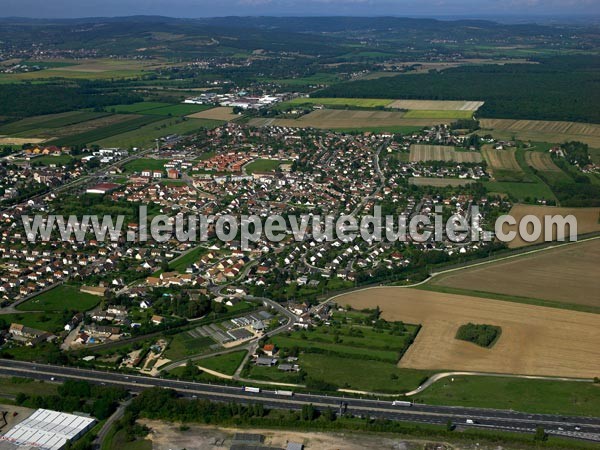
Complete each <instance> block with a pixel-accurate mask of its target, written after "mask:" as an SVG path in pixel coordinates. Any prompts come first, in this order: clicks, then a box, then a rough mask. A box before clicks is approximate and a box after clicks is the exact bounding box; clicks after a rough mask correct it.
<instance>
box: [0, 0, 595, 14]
mask: <svg viewBox="0 0 600 450" xmlns="http://www.w3.org/2000/svg"><path fill="white" fill-rule="evenodd" d="M138 14H144V15H164V16H170V17H213V16H248V15H262V16H269V15H271V16H285V15H294V16H302V15H306V16H315V15H353V16H381V15H390V16H430V17H440V16H480V17H490V16H507V15H508V16H546V15H553V16H560V15H586V16H590V15H594V16H596V15H599V14H600V0H0V16H3V17H8V16H20V17H97V16H128V15H138Z"/></svg>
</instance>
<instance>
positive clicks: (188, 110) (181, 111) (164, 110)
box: [142, 103, 212, 116]
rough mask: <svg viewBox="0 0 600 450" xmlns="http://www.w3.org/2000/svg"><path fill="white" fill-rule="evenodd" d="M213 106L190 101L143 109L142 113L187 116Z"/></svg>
mask: <svg viewBox="0 0 600 450" xmlns="http://www.w3.org/2000/svg"><path fill="white" fill-rule="evenodd" d="M211 108H212V106H207V105H194V104H188V103H178V104H175V105H168V106H163V107H161V108H153V109H150V110H148V111H142V114H145V113H147V114H156V115H159V116H169V115H170V116H187V115H188V114H193V113H197V112H200V111H206V110H207V109H211Z"/></svg>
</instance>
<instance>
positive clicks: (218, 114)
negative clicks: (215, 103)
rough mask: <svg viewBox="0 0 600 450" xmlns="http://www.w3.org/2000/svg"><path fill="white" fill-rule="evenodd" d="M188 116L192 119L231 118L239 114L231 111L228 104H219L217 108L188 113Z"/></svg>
mask: <svg viewBox="0 0 600 450" xmlns="http://www.w3.org/2000/svg"><path fill="white" fill-rule="evenodd" d="M188 117H192V118H194V119H213V120H233V119H237V118H238V117H239V116H238V115H237V114H234V113H233V108H231V107H229V106H219V107H217V108H211V109H207V110H206V111H200V112H197V113H194V114H190V115H189V116H188Z"/></svg>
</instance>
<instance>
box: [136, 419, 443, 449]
mask: <svg viewBox="0 0 600 450" xmlns="http://www.w3.org/2000/svg"><path fill="white" fill-rule="evenodd" d="M139 422H140V423H142V424H144V425H146V426H148V427H149V428H150V429H151V430H152V432H151V434H150V435H149V436H148V439H151V440H152V448H153V449H154V450H170V449H173V448H186V449H188V450H213V449H228V448H229V447H230V446H231V443H232V439H233V437H234V435H235V434H236V433H252V434H261V435H263V436H264V437H265V441H264V444H263V445H265V446H268V447H275V448H286V447H287V444H288V442H296V443H299V444H303V445H304V448H305V449H307V450H339V449H344V450H363V449H367V450H380V449H383V448H389V449H398V450H413V449H414V450H416V449H419V448H423V442H422V441H418V440H410V441H409V440H406V439H404V438H400V437H394V436H392V435H390V434H387V435H377V434H372V433H369V434H361V433H351V432H344V433H319V432H310V431H308V432H307V431H293V430H269V429H254V428H253V429H251V430H249V429H247V428H217V427H211V426H206V425H193V424H186V425H187V426H188V427H189V430H187V431H185V432H182V431H180V430H179V426H178V424H172V423H166V422H162V421H158V420H149V419H143V420H140V421H139ZM432 448H433V447H432ZM435 448H446V447H435Z"/></svg>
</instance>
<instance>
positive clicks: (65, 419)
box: [0, 409, 96, 450]
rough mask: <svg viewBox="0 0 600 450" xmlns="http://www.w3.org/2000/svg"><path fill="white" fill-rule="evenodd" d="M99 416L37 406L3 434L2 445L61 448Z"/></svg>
mask: <svg viewBox="0 0 600 450" xmlns="http://www.w3.org/2000/svg"><path fill="white" fill-rule="evenodd" d="M95 423H96V419H94V418H92V417H85V416H78V415H75V414H67V413H62V412H57V411H51V410H48V409H38V410H37V411H35V412H34V413H33V414H32V415H31V416H29V417H28V418H27V419H25V420H24V421H23V422H21V423H19V424H17V425H15V426H14V427H13V428H11V429H10V430H9V431H8V432H7V433H6V434H5V435H4V436H0V448H2V449H19V448H38V449H41V450H61V449H63V448H64V447H65V446H66V445H67V442H73V441H76V440H77V439H79V438H80V437H81V436H83V435H84V434H85V433H86V432H87V431H88V430H90V429H91V428H92V427H93V426H94V424H95Z"/></svg>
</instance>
